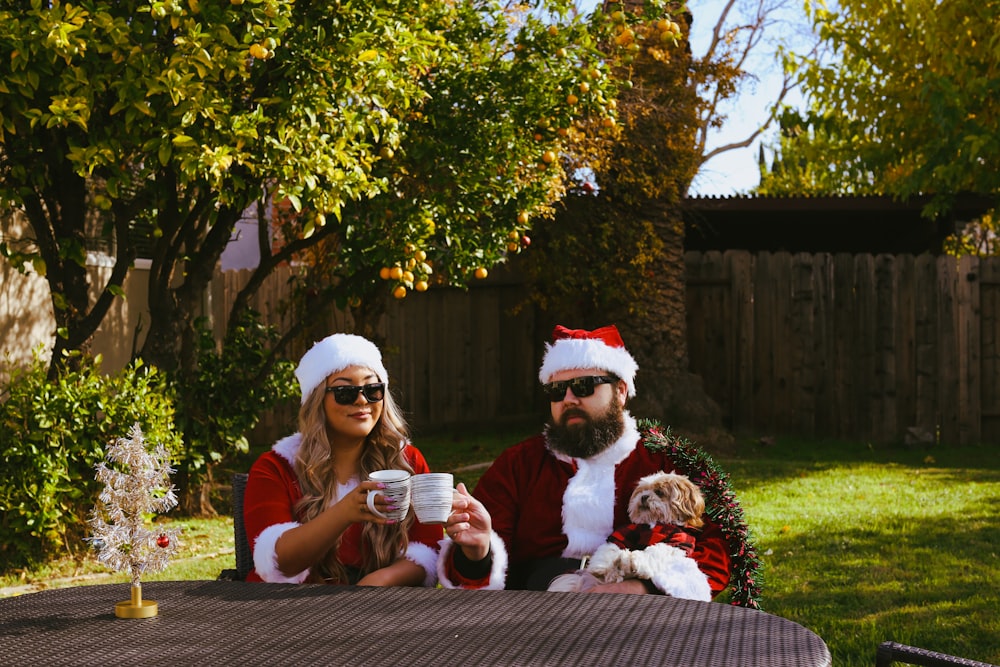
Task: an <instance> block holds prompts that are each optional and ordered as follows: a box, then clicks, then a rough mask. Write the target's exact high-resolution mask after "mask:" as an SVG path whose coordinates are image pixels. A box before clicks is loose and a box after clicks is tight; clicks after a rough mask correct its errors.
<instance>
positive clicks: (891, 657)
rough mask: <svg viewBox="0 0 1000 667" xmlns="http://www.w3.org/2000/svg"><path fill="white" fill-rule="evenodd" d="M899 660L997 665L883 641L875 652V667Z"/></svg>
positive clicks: (939, 666) (941, 666) (943, 665)
mask: <svg viewBox="0 0 1000 667" xmlns="http://www.w3.org/2000/svg"><path fill="white" fill-rule="evenodd" d="M894 662H899V663H902V664H905V665H922V666H923V667H947V666H948V665H969V666H971V667H996V665H991V664H989V663H986V662H979V661H977V660H968V659H966V658H959V657H957V656H954V655H947V654H945V653H935V652H934V651H928V650H926V649H922V648H917V647H916V646H907V645H906V644H897V643H896V642H882V643H881V644H879V647H878V652H877V653H876V654H875V667H889V666H890V665H891V664H892V663H894Z"/></svg>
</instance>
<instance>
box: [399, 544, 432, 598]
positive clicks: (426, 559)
mask: <svg viewBox="0 0 1000 667" xmlns="http://www.w3.org/2000/svg"><path fill="white" fill-rule="evenodd" d="M403 558H405V559H406V560H408V561H411V562H413V563H416V564H417V565H419V566H420V567H422V568H424V586H425V587H427V588H432V587H434V586H436V585H437V561H438V553H437V551H435V550H434V549H431V548H430V547H429V546H427V545H426V544H421V543H420V542H410V545H409V546H408V547H407V548H406V553H405V554H403Z"/></svg>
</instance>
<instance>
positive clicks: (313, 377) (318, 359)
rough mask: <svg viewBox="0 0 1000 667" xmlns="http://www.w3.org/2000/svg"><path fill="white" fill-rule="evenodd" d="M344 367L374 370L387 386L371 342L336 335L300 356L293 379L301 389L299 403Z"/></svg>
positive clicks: (376, 351) (375, 349)
mask: <svg viewBox="0 0 1000 667" xmlns="http://www.w3.org/2000/svg"><path fill="white" fill-rule="evenodd" d="M348 366H364V367H365V368H370V369H372V370H373V371H375V374H376V375H378V379H379V381H380V382H385V383H386V384H388V383H389V373H388V372H387V371H386V370H385V366H383V365H382V353H381V352H379V350H378V348H377V347H375V343H373V342H371V341H370V340H368V339H367V338H364V337H362V336H356V335H354V334H344V333H338V334H333V335H332V336H327V337H326V338H324V339H323V340H321V341H319V342H318V343H316V344H315V345H313V346H312V347H311V348H310V349H309V351H308V352H306V353H305V354H304V355H302V360H301V361H299V366H298V368H296V369H295V377H297V378H298V379H299V387H300V388H301V390H302V403H303V404H304V403H305V402H306V399H307V398H309V395H310V394H311V393H312V392H313V390H314V389H316V387H318V386H319V385H321V384H323V383H324V382H326V378H327V377H328V376H330V375H331V374H333V373H336V372H337V371H342V370H344V369H345V368H347V367H348Z"/></svg>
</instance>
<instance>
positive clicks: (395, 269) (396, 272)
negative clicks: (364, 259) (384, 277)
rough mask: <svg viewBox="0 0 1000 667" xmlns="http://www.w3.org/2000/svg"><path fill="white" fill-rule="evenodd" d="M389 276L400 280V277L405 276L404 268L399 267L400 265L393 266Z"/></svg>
mask: <svg viewBox="0 0 1000 667" xmlns="http://www.w3.org/2000/svg"><path fill="white" fill-rule="evenodd" d="M389 277H390V278H392V279H393V280H399V279H400V278H402V277H403V269H401V268H399V267H398V266H394V267H392V268H391V269H389Z"/></svg>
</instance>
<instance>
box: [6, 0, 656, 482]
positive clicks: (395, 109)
mask: <svg viewBox="0 0 1000 667" xmlns="http://www.w3.org/2000/svg"><path fill="white" fill-rule="evenodd" d="M656 5H657V3H650V12H651V15H656V13H657V12H659V11H660V10H659V9H658V8H657V7H656ZM611 23H612V22H610V21H609V20H607V17H606V16H605V15H604V13H603V12H602V10H597V11H595V12H593V13H591V14H583V13H580V12H578V11H577V10H576V9H575V7H574V6H573V3H571V2H567V1H565V0H538V1H535V2H527V3H521V4H518V5H509V6H508V5H507V4H505V3H502V2H494V1H492V0H470V1H468V2H454V1H452V0H438V1H432V2H426V1H425V2H417V1H415V0H365V1H364V2H361V1H354V0H324V1H318V2H310V3H301V2H300V3H294V2H292V0H228V1H211V2H209V1H207V0H131V1H130V0H78V1H75V2H64V1H62V0H27V2H25V1H22V0H0V92H2V93H3V95H2V96H0V203H2V205H3V206H4V207H5V208H7V209H8V210H19V211H21V212H23V213H24V214H25V215H26V217H27V219H28V221H29V222H30V227H31V236H30V237H27V238H23V239H12V240H8V241H5V243H4V244H3V246H2V249H3V253H4V255H5V256H6V257H7V259H8V260H9V261H12V262H13V263H14V265H15V266H18V267H19V268H20V267H28V266H32V267H33V268H34V270H35V271H38V272H39V273H43V274H44V275H45V276H46V278H47V280H48V281H49V285H50V287H51V293H52V302H53V307H54V310H55V315H56V322H57V335H56V337H55V342H54V348H53V355H52V364H53V366H52V367H53V369H55V368H56V367H58V366H59V365H60V364H63V363H65V362H66V360H67V358H71V356H70V357H68V356H67V353H75V352H78V351H85V350H86V349H87V346H88V344H89V341H90V339H91V336H92V334H93V332H94V331H95V330H96V328H97V327H98V326H99V324H100V322H101V321H102V319H103V317H104V315H105V313H106V312H107V311H108V308H109V307H110V306H111V304H112V303H113V302H114V299H116V298H120V296H121V294H122V290H121V285H122V282H123V280H124V278H125V276H126V274H127V271H128V269H129V267H130V265H131V262H132V259H133V258H134V256H135V253H136V246H135V241H136V238H137V237H138V236H142V235H145V236H148V238H147V239H146V240H147V241H148V242H149V244H150V247H151V250H150V254H151V267H150V271H149V295H148V303H149V307H150V311H151V321H150V322H149V323H148V324H145V325H144V326H145V329H146V337H145V342H144V344H143V347H142V349H141V351H140V354H141V356H142V357H143V358H144V359H145V360H146V361H147V363H152V364H153V365H156V366H158V367H161V368H164V369H166V370H168V371H169V372H170V373H171V374H172V376H173V378H174V383H175V386H177V387H181V388H185V387H187V388H190V387H192V386H195V385H196V383H197V381H198V377H199V370H198V366H199V359H200V357H201V356H202V355H203V353H204V351H205V350H204V346H203V345H202V340H203V339H202V337H201V335H200V333H199V329H198V327H197V326H196V321H197V316H198V314H199V311H200V307H201V303H202V300H203V295H204V293H205V290H206V288H207V286H208V284H209V281H210V279H211V276H212V274H213V272H214V271H215V270H216V266H217V264H218V260H219V258H220V256H221V254H222V251H223V249H224V248H225V246H226V245H227V243H228V241H229V239H230V236H231V235H232V233H233V230H234V228H235V223H236V221H237V220H238V219H239V218H240V217H241V216H242V215H243V213H244V211H246V210H247V209H248V208H249V207H250V206H251V205H252V204H255V203H258V204H260V207H259V209H260V210H261V211H267V210H269V209H268V206H269V205H274V206H275V207H276V209H277V210H279V211H280V212H281V216H280V220H279V221H278V223H277V224H276V225H275V234H276V237H277V238H276V239H272V238H270V235H269V233H268V231H269V228H270V227H271V225H270V224H264V225H261V226H260V228H261V235H260V238H259V239H258V242H259V244H260V247H261V251H262V252H261V257H262V260H261V263H260V266H259V267H258V268H257V269H256V271H255V272H254V274H253V276H252V277H251V279H250V281H249V283H248V284H247V286H246V288H245V289H244V291H243V292H242V293H241V295H240V297H239V298H238V299H237V300H236V304H235V306H234V312H233V313H232V316H231V317H230V322H231V323H233V325H234V326H237V327H240V328H241V330H242V331H244V332H245V327H246V326H247V319H246V317H245V316H244V315H245V314H246V311H247V310H248V304H249V298H250V296H251V295H252V294H253V292H254V290H255V289H257V288H258V287H259V285H260V284H262V283H263V281H264V280H265V279H266V277H267V276H268V275H269V274H270V273H271V272H272V271H273V270H274V269H275V268H276V267H277V266H279V265H280V264H281V263H282V262H287V261H289V260H295V261H296V262H297V263H298V264H300V265H310V264H311V265H312V266H314V267H315V268H316V270H315V271H314V273H313V276H314V277H315V276H316V275H320V274H322V275H323V276H324V279H323V280H322V281H321V282H320V283H319V284H320V285H321V289H319V290H316V299H317V302H316V303H314V304H311V306H312V307H310V308H306V309H302V310H301V311H300V313H299V314H300V318H299V319H298V321H297V322H296V324H295V325H294V326H293V327H292V330H290V331H288V332H285V335H284V337H282V338H280V339H279V340H278V341H277V342H276V343H275V344H274V346H273V347H270V348H269V349H268V350H264V351H263V352H262V351H261V350H260V349H258V348H257V347H253V348H252V350H251V356H252V359H253V361H254V363H255V364H258V366H257V368H259V369H260V373H261V374H266V373H267V372H268V369H269V368H270V365H271V364H273V362H274V358H275V354H274V352H275V351H279V350H280V349H281V346H282V345H283V344H284V343H285V342H286V341H287V340H289V339H290V338H291V337H293V336H294V335H295V329H296V327H298V328H301V327H302V326H303V323H304V322H305V321H306V319H307V317H308V316H310V315H313V314H315V313H318V312H322V307H323V306H324V305H325V304H328V303H332V302H334V301H338V300H339V301H341V302H345V303H348V304H351V305H352V306H355V307H356V308H357V309H358V312H359V314H361V315H363V312H364V309H365V308H366V307H367V308H369V310H370V309H372V308H377V304H378V302H379V299H380V298H383V297H384V296H385V295H386V294H389V293H394V294H395V295H396V296H401V295H404V294H406V293H407V292H409V291H411V290H413V291H420V290H421V289H423V287H424V286H425V284H430V282H431V281H433V280H437V281H442V282H450V283H453V284H464V282H465V281H466V280H469V279H470V278H474V277H475V276H477V275H478V276H482V275H483V274H484V273H485V272H486V271H487V270H488V267H491V266H492V265H494V264H495V263H496V262H498V261H503V260H504V259H505V258H506V256H507V255H508V254H509V253H511V252H516V251H517V249H518V248H520V247H523V243H522V241H521V239H522V237H523V232H524V231H525V230H526V229H527V228H528V226H529V225H530V224H531V221H532V220H533V218H535V217H537V216H539V215H541V214H542V213H544V212H545V210H546V209H547V207H548V206H550V205H551V204H552V202H554V201H555V200H557V199H558V198H559V197H560V196H561V195H562V193H563V191H564V185H563V183H564V174H565V169H566V165H564V164H563V163H562V162H561V161H560V160H559V159H558V158H557V156H558V155H559V154H560V153H561V151H562V147H563V146H564V145H565V144H566V143H567V142H568V141H569V140H570V137H569V132H570V129H571V128H573V127H574V126H575V125H576V124H577V123H584V122H588V119H597V122H598V126H599V127H605V126H610V125H613V117H614V108H613V106H612V104H611V101H612V99H613V97H614V95H615V93H616V81H615V79H614V78H613V77H611V76H609V75H608V72H609V67H610V64H609V61H608V53H607V52H605V51H602V50H601V49H600V48H599V46H600V45H601V44H603V43H605V42H606V37H607V31H608V30H610V29H611V28H610V26H611ZM266 222H269V220H267V221H266ZM95 239H97V240H99V241H100V242H101V243H102V244H103V247H104V249H106V250H107V251H109V252H110V253H111V254H113V255H114V257H115V263H114V270H113V271H112V272H111V273H110V277H109V278H108V279H107V281H106V283H105V284H103V285H90V284H89V282H88V280H89V279H88V274H87V272H86V269H85V264H86V253H87V251H88V249H89V245H92V244H93V242H94V240H95ZM383 269H384V271H383ZM26 270H27V269H26ZM383 276H387V277H386V278H383ZM93 295H96V297H94V296H93ZM371 304H376V305H374V306H373V305H371ZM359 319H360V320H362V323H363V321H364V319H365V318H364V317H361V318H359ZM233 338H234V339H235V340H237V341H242V343H245V342H246V341H245V340H243V339H245V335H244V334H240V333H239V332H237V335H235V336H234V337H233ZM229 339H230V337H229V336H227V340H229ZM242 347H243V349H251V348H247V346H246V345H245V344H244V345H242ZM221 355H222V356H223V357H225V356H226V355H227V352H226V350H225V349H223V350H222V351H221ZM241 377H245V369H244V375H243V376H241ZM214 384H215V386H225V384H226V383H225V382H224V381H220V380H219V379H215V381H214ZM240 384H241V386H250V387H253V386H255V383H254V382H253V380H252V379H251V380H250V381H249V382H248V381H246V380H241V382H240ZM195 395H197V396H200V397H201V398H199V400H202V401H204V400H205V399H204V395H203V394H201V393H200V392H191V391H181V392H180V393H179V396H178V398H179V404H178V412H179V413H180V414H181V415H184V414H188V415H191V414H195V413H197V412H198V406H193V405H192V406H188V407H187V408H185V406H184V401H185V397H190V396H195ZM221 398H224V396H223V397H221ZM201 408H204V406H201ZM202 411H203V410H202ZM185 431H186V432H188V431H187V429H185ZM187 439H188V440H191V438H190V437H189V438H187ZM188 444H189V446H190V444H191V443H190V442H189V443H188ZM223 444H225V443H220V445H219V446H220V447H221V446H222V445H223ZM209 446H214V445H211V444H210V445H209ZM205 459H206V457H205V456H201V455H199V456H198V457H194V458H193V459H192V461H194V463H191V462H189V463H190V465H187V464H185V463H184V462H182V463H181V464H180V465H179V466H178V467H179V472H180V473H181V475H180V477H179V479H182V480H183V479H184V475H185V474H186V473H188V472H191V470H189V468H192V467H197V466H198V465H200V464H198V463H197V461H201V460H205Z"/></svg>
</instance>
